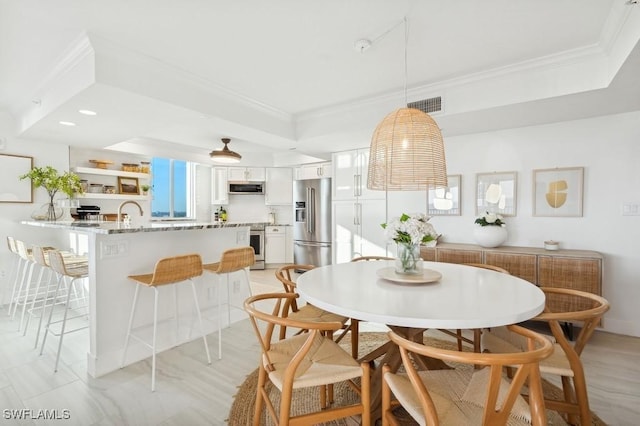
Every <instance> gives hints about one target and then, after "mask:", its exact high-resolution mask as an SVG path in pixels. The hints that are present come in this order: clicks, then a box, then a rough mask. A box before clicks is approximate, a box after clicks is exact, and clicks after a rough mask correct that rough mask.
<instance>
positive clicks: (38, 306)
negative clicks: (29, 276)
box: [22, 245, 88, 347]
mask: <svg viewBox="0 0 640 426" xmlns="http://www.w3.org/2000/svg"><path fill="white" fill-rule="evenodd" d="M50 250H51V248H49V247H40V246H37V245H33V246H31V253H32V255H33V259H34V261H35V262H36V264H38V265H39V266H40V268H41V269H40V275H39V277H38V280H37V281H36V288H35V290H34V291H33V295H32V298H31V302H30V306H29V309H27V322H26V323H25V326H24V331H23V333H22V335H23V336H25V335H26V334H27V329H28V328H29V323H30V322H31V318H32V317H33V316H37V317H38V319H39V320H38V329H37V331H36V341H35V345H34V347H38V341H39V339H40V330H41V329H42V321H43V319H44V313H45V310H46V309H47V308H48V307H51V306H53V305H55V304H61V303H64V300H60V299H59V298H57V300H56V299H54V298H53V294H55V289H56V287H57V281H56V280H55V279H54V278H55V277H56V272H55V271H54V270H53V269H52V268H51V265H49V260H48V259H49V251H50ZM60 254H61V255H62V258H63V260H64V264H65V265H66V266H67V268H69V269H71V268H78V267H84V268H88V258H87V257H86V256H77V255H75V254H74V253H71V252H67V251H60ZM45 272H48V278H47V279H46V280H43V279H42V278H43V275H44V273H45ZM43 284H44V289H42V287H43ZM25 306H26V304H25ZM36 311H39V314H36Z"/></svg>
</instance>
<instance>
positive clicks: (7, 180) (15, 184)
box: [0, 154, 33, 203]
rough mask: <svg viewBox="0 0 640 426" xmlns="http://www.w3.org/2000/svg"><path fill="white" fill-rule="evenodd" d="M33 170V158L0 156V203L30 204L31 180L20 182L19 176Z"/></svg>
mask: <svg viewBox="0 0 640 426" xmlns="http://www.w3.org/2000/svg"><path fill="white" fill-rule="evenodd" d="M32 168H33V157H25V156H22V155H9V154H0V170H2V179H0V203H32V202H33V189H32V187H31V179H23V180H20V176H22V175H24V174H27V173H29V171H30V170H31V169H32Z"/></svg>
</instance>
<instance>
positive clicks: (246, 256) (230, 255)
mask: <svg viewBox="0 0 640 426" xmlns="http://www.w3.org/2000/svg"><path fill="white" fill-rule="evenodd" d="M255 263H256V254H255V251H254V250H253V247H251V246H247V247H238V248H232V249H229V250H225V251H224V252H223V253H222V256H221V257H220V261H219V262H216V263H208V264H206V265H203V266H202V267H203V268H204V270H205V271H208V272H211V273H213V274H216V275H217V276H218V280H219V279H220V275H221V274H225V275H226V276H227V316H228V325H229V326H231V289H230V288H229V274H231V273H233V272H237V271H244V277H245V280H246V282H247V287H248V288H249V296H251V281H249V273H248V272H247V268H249V267H250V266H251V265H253V264H255ZM218 284H219V281H218ZM221 293H222V292H221V291H220V288H218V359H222V295H221Z"/></svg>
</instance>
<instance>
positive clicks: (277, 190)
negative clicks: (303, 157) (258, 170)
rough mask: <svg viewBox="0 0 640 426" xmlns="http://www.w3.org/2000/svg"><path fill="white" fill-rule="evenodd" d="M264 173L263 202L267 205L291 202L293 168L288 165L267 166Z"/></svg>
mask: <svg viewBox="0 0 640 426" xmlns="http://www.w3.org/2000/svg"><path fill="white" fill-rule="evenodd" d="M265 174H266V180H265V182H266V192H265V194H264V202H265V204H266V205H268V206H277V205H289V204H291V203H292V200H293V169H291V168H288V167H267V168H266V173H265Z"/></svg>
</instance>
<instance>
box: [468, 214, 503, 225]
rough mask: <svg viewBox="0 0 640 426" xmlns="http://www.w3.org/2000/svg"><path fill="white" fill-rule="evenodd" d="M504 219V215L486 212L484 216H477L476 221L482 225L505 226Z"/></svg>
mask: <svg viewBox="0 0 640 426" xmlns="http://www.w3.org/2000/svg"><path fill="white" fill-rule="evenodd" d="M502 219H503V218H502V216H501V215H499V214H495V213H489V212H485V213H484V214H483V215H482V216H480V217H479V218H476V221H475V222H474V223H477V224H478V225H480V226H505V225H506V224H505V223H504V220H502Z"/></svg>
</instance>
